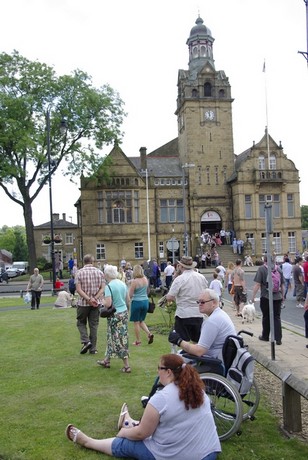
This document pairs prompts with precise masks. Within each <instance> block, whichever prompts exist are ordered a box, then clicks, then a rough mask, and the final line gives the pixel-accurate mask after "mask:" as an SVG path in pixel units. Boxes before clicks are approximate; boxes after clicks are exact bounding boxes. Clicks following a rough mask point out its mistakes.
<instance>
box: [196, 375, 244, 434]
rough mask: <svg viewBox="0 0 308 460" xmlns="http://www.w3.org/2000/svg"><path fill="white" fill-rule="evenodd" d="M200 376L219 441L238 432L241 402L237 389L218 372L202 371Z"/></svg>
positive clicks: (241, 416)
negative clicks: (209, 403) (209, 402)
mask: <svg viewBox="0 0 308 460" xmlns="http://www.w3.org/2000/svg"><path fill="white" fill-rule="evenodd" d="M200 378H201V379H202V381H203V382H204V384H205V391H206V394H207V395H208V397H209V398H210V400H211V408H212V413H213V416H214V420H215V424H216V427H217V433H218V436H219V439H220V441H225V440H226V439H229V438H230V437H231V436H232V435H233V434H235V433H238V434H240V426H241V423H242V420H243V403H242V398H241V396H240V394H239V392H238V391H237V389H236V388H235V387H234V385H232V383H231V382H229V381H228V380H227V379H225V378H224V377H222V376H220V375H218V374H210V373H204V374H200Z"/></svg>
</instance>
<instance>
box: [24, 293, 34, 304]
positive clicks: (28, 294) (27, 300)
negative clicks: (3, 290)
mask: <svg viewBox="0 0 308 460" xmlns="http://www.w3.org/2000/svg"><path fill="white" fill-rule="evenodd" d="M31 299H32V295H31V292H27V293H26V294H25V295H24V301H25V303H26V304H27V303H30V302H31Z"/></svg>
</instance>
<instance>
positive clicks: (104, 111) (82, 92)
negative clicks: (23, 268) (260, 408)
mask: <svg viewBox="0 0 308 460" xmlns="http://www.w3.org/2000/svg"><path fill="white" fill-rule="evenodd" d="M0 69H1V71H0V187H2V189H3V190H4V192H5V193H6V195H7V196H8V197H9V198H10V199H11V200H13V201H14V202H15V203H17V204H19V205H20V206H21V207H22V208H23V213H24V216H25V226H26V234H27V247H28V248H29V262H30V266H32V267H33V266H34V264H35V262H36V260H35V242H34V234H33V222H32V203H33V201H34V200H35V198H36V197H37V196H38V195H39V193H40V191H41V190H42V188H43V187H44V185H45V184H46V183H47V182H48V179H49V164H50V163H49V161H48V152H50V154H51V155H52V161H51V174H54V172H55V171H57V170H58V169H60V167H62V172H63V174H64V175H68V176H69V177H70V179H71V180H73V179H74V177H75V176H80V175H81V174H84V175H86V174H91V173H94V172H95V171H97V170H98V168H99V167H100V166H101V165H102V164H103V157H102V155H101V153H100V149H102V147H103V145H108V144H110V143H112V142H115V141H116V142H118V140H119V139H121V136H122V133H121V131H120V127H121V125H122V123H123V118H124V117H125V113H124V111H123V101H122V100H121V99H120V97H119V95H118V93H117V92H116V91H114V90H113V89H112V88H111V87H110V86H109V85H104V86H102V87H100V88H96V87H94V86H93V84H92V79H91V77H90V76H89V75H87V74H86V73H85V72H83V71H81V70H75V71H73V72H72V74H71V75H63V76H59V77H58V76H57V75H56V73H55V71H54V69H53V68H52V67H49V66H47V65H46V64H44V63H40V62H38V61H35V62H32V61H30V60H28V59H27V58H25V57H23V56H21V55H20V54H19V53H18V52H17V51H14V52H13V53H12V54H11V55H10V54H7V53H1V54H0ZM63 118H65V121H66V126H67V131H66V133H65V135H63V134H61V132H60V129H59V127H60V123H61V120H63ZM47 126H48V127H49V129H48V128H47ZM47 132H48V133H49V136H47ZM47 137H48V139H49V140H50V150H49V149H48V148H47V146H48V141H47ZM8 184H10V187H8ZM11 185H13V187H12V186H11Z"/></svg>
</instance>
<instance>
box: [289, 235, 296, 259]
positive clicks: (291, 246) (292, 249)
mask: <svg viewBox="0 0 308 460" xmlns="http://www.w3.org/2000/svg"><path fill="white" fill-rule="evenodd" d="M288 247H289V252H292V253H293V254H294V253H295V252H296V239H295V232H288Z"/></svg>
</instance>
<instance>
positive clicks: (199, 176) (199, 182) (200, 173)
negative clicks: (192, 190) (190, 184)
mask: <svg viewBox="0 0 308 460" xmlns="http://www.w3.org/2000/svg"><path fill="white" fill-rule="evenodd" d="M197 171H198V172H197V174H198V175H197V177H198V185H201V184H202V169H201V166H198V170H197Z"/></svg>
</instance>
